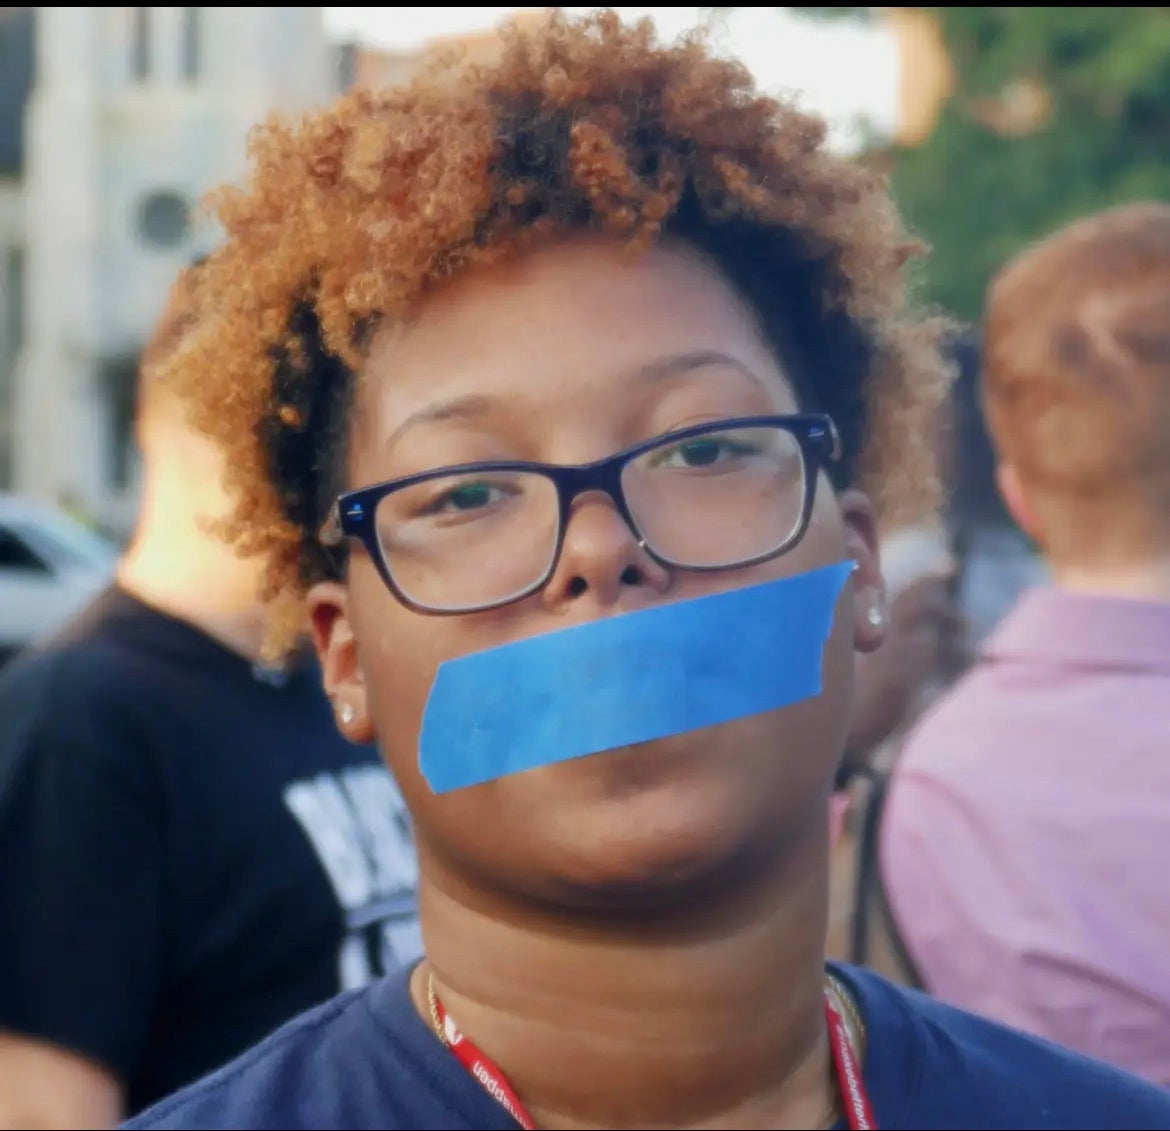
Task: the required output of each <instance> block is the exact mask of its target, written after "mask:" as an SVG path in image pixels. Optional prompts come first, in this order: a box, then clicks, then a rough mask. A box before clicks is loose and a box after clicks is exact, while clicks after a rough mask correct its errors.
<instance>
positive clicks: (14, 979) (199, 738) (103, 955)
mask: <svg viewBox="0 0 1170 1131" xmlns="http://www.w3.org/2000/svg"><path fill="white" fill-rule="evenodd" d="M416 889H417V864H416V861H415V855H414V849H413V845H412V842H411V837H410V829H409V819H408V817H407V815H406V812H405V808H404V806H403V803H402V799H401V796H400V794H399V793H398V790H397V787H396V786H395V785H394V782H393V779H392V778H391V777H390V775H389V773H387V771H386V770H385V768H384V766H383V765H382V763H381V761H380V759H379V758H378V755H377V752H376V751H375V750H374V749H373V748H372V747H359V746H354V745H352V744H350V743H348V742H346V741H345V740H344V739H343V738H342V737H341V736H340V735H339V734H338V732H337V730H336V727H335V725H334V723H333V719H332V716H331V713H330V710H329V706H328V703H327V702H326V700H325V697H324V695H323V693H322V691H321V686H320V680H319V674H318V671H317V669H316V667H315V665H313V664H312V663H310V662H308V661H305V662H304V663H302V664H300V665H298V666H297V667H296V668H294V669H293V670H292V671H291V672H290V673H289V674H288V675H287V676H285V677H282V678H279V679H278V678H274V677H272V676H270V675H266V674H264V673H258V672H256V671H254V670H253V668H252V665H250V664H249V663H248V662H247V661H246V660H244V659H243V658H241V657H240V656H238V655H236V654H235V653H233V652H230V651H228V650H227V649H225V648H223V647H222V646H221V645H219V644H218V643H216V642H215V641H214V640H212V639H210V638H209V637H208V636H206V635H205V634H203V633H202V632H199V631H198V630H196V629H195V628H193V627H192V626H190V625H188V624H186V623H184V622H182V621H179V620H176V619H174V618H171V617H169V616H165V615H163V614H161V613H159V612H157V611H155V610H153V609H151V608H149V607H147V606H146V605H144V604H142V603H141V602H139V601H138V600H136V599H134V598H133V597H131V596H130V595H129V594H127V593H125V592H124V591H122V590H120V589H118V588H113V589H111V590H109V591H107V592H106V593H105V594H104V595H103V596H102V597H101V598H100V599H99V600H98V601H97V602H96V603H95V604H94V605H93V606H92V607H91V608H90V609H89V610H88V611H87V612H86V613H85V614H83V615H82V617H81V618H80V619H79V620H78V621H77V622H75V623H74V624H73V625H72V626H70V628H69V629H68V630H67V631H66V632H65V633H64V634H62V635H61V636H60V637H58V638H57V639H55V640H53V641H52V642H50V643H48V644H46V645H45V646H43V647H40V648H37V649H35V650H33V651H31V652H29V653H27V654H26V655H24V656H22V657H21V658H19V659H18V660H16V661H15V662H13V663H12V664H10V665H9V666H8V667H7V668H6V669H5V670H4V672H3V673H2V675H0V1029H6V1030H10V1031H12V1032H15V1033H18V1034H23V1035H26V1036H30V1037H34V1038H38V1039H41V1040H44V1041H49V1042H52V1043H53V1044H56V1045H59V1046H63V1047H64V1048H67V1049H70V1050H73V1051H74V1052H76V1053H79V1054H80V1055H82V1056H85V1057H87V1058H89V1059H92V1060H94V1061H97V1062H98V1063H99V1064H102V1065H104V1066H105V1067H107V1068H108V1069H110V1070H112V1071H113V1072H114V1073H115V1074H116V1075H117V1076H118V1077H119V1078H120V1079H122V1080H123V1081H124V1083H125V1084H126V1087H127V1092H128V1107H129V1109H130V1110H131V1111H136V1110H138V1109H140V1108H142V1107H143V1106H145V1105H147V1104H149V1103H150V1102H152V1101H153V1100H155V1099H157V1098H158V1097H160V1096H163V1095H166V1094H168V1093H170V1092H172V1091H174V1090H175V1089H176V1088H178V1087H180V1086H182V1085H183V1084H186V1083H187V1082H189V1081H191V1080H193V1079H195V1078H197V1077H199V1076H201V1075H203V1074H205V1073H206V1072H208V1071H209V1070H211V1069H213V1068H215V1067H217V1066H218V1065H220V1064H222V1063H224V1062H226V1061H228V1060H230V1059H231V1058H232V1057H234V1056H235V1055H237V1054H238V1053H240V1052H242V1051H243V1050H244V1049H246V1048H248V1047H249V1046H251V1045H253V1044H254V1043H255V1042H257V1041H258V1040H260V1039H261V1038H262V1037H264V1036H265V1035H266V1034H268V1033H269V1032H271V1031H272V1030H273V1029H275V1028H276V1027H277V1026H279V1025H280V1024H282V1023H283V1022H285V1021H287V1020H288V1019H289V1018H291V1017H293V1016H295V1015H296V1014H298V1013H300V1012H302V1011H303V1010H305V1009H307V1008H309V1007H310V1006H313V1005H315V1004H317V1003H319V1002H322V1001H324V1000H325V999H327V998H330V997H332V996H333V995H334V994H335V993H337V992H338V991H339V990H344V989H350V988H353V987H357V986H360V985H362V984H364V983H366V982H368V981H369V980H370V979H371V978H373V977H376V976H378V975H380V974H381V973H383V972H384V971H386V970H388V969H391V968H393V967H395V966H396V965H398V964H400V963H407V962H410V961H411V960H413V959H415V958H416V957H417V956H418V954H419V952H420V950H421V940H420V938H419V931H418V920H417V908H416Z"/></svg>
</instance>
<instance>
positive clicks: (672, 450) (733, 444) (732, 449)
mask: <svg viewBox="0 0 1170 1131" xmlns="http://www.w3.org/2000/svg"><path fill="white" fill-rule="evenodd" d="M757 450H758V449H756V448H755V447H753V446H752V445H751V444H745V443H742V442H739V441H736V440H732V439H731V438H730V437H729V436H695V437H694V438H693V439H690V440H683V441H682V442H681V443H678V444H672V445H670V447H667V448H663V449H662V450H661V451H660V452H659V453H658V458H657V459H655V461H654V465H655V466H656V467H683V468H696V467H715V466H717V465H718V464H721V463H726V462H727V461H728V460H729V459H734V458H736V457H738V456H746V455H751V454H752V453H753V452H756V451H757Z"/></svg>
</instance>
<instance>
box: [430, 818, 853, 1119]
mask: <svg viewBox="0 0 1170 1131" xmlns="http://www.w3.org/2000/svg"><path fill="white" fill-rule="evenodd" d="M821 831H822V833H823V834H824V835H823V836H822V837H821V839H822V840H824V841H825V846H827V842H828V834H827V831H826V830H823V829H822V830H821ZM825 846H820V845H813V846H810V847H809V848H808V849H807V850H806V851H804V852H803V853H793V854H792V855H791V856H790V857H789V859H788V860H787V861H785V864H784V867H783V869H782V870H779V874H776V875H772V876H767V877H757V878H756V879H755V880H753V881H752V882H751V883H750V884H745V885H743V886H742V887H741V888H739V889H738V890H734V891H728V892H726V893H725V894H722V895H720V896H719V897H718V898H716V899H712V898H711V897H710V894H709V893H708V894H707V895H705V896H704V897H703V898H701V899H697V900H695V901H694V904H692V905H691V908H690V909H689V910H688V911H687V912H685V913H680V914H677V915H672V917H671V919H670V921H668V922H662V921H657V922H646V921H640V922H638V923H637V924H636V925H635V924H631V923H630V922H629V921H628V920H626V921H625V922H624V923H622V922H621V920H620V918H618V917H611V918H609V919H608V920H606V921H599V920H598V918H597V917H596V916H594V917H591V918H589V919H585V918H584V917H580V916H577V915H575V914H573V913H572V912H569V911H566V910H565V909H564V908H558V909H556V910H555V911H554V912H550V911H549V910H533V909H532V907H531V906H528V907H523V908H521V907H518V906H516V905H511V906H508V905H507V901H505V900H498V899H495V898H488V899H486V900H485V897H484V896H483V895H482V894H473V893H472V892H471V890H470V889H468V888H466V887H465V886H464V885H463V884H462V883H461V882H459V881H456V880H454V879H453V878H452V877H451V876H450V875H447V874H443V872H442V871H441V869H440V868H439V867H438V866H437V865H436V862H435V861H434V859H433V858H432V857H431V856H430V854H429V853H428V852H427V851H426V849H425V847H423V846H421V845H420V863H422V864H423V884H422V886H421V890H420V898H421V911H422V918H423V928H424V933H425V937H426V939H427V963H424V964H423V965H422V966H421V967H420V968H419V970H418V971H417V972H416V977H415V979H414V984H413V986H412V990H413V993H414V996H415V1004H416V1007H417V1008H418V1009H419V1011H420V1013H421V1014H422V1016H423V1018H424V1019H429V1008H428V1005H427V998H426V988H427V987H426V978H427V975H428V974H430V975H431V976H433V978H434V984H435V988H436V991H437V994H438V997H439V998H440V1000H441V1001H442V1002H443V1005H444V1006H445V1008H446V1009H447V1010H448V1011H449V1013H450V1015H451V1017H452V1019H453V1020H454V1021H455V1023H456V1024H457V1025H458V1027H459V1028H460V1030H461V1031H462V1032H463V1033H464V1034H465V1035H466V1036H467V1037H468V1038H469V1039H470V1040H472V1041H474V1042H475V1043H476V1044H477V1045H479V1047H480V1048H481V1049H483V1051H484V1052H485V1053H486V1054H487V1055H488V1056H490V1057H491V1058H492V1059H494V1060H495V1061H496V1063H497V1064H499V1065H500V1068H501V1070H502V1071H503V1072H504V1074H505V1075H506V1076H507V1078H508V1080H509V1081H510V1083H511V1084H512V1086H513V1088H515V1090H516V1092H517V1094H518V1095H519V1096H520V1098H521V1100H522V1101H523V1102H524V1104H525V1105H526V1106H527V1107H528V1110H529V1111H530V1113H531V1114H532V1116H533V1119H534V1120H535V1121H536V1123H537V1125H538V1126H539V1127H542V1128H559V1127H573V1128H603V1127H627V1128H654V1127H674V1128H719V1127H739V1128H748V1127H770V1128H789V1127H792V1128H798V1127H799V1128H808V1127H820V1126H827V1125H830V1124H831V1123H832V1121H833V1119H834V1118H835V1114H834V1113H835V1112H836V1110H837V1098H838V1092H837V1086H836V1082H835V1080H834V1078H833V1076H832V1073H831V1054H830V1050H829V1043H828V1039H827V1034H826V1027H825V1020H824V998H823V993H824V957H823V954H824V934H825V931H824V928H825V915H826V907H825V902H826V900H825V887H826V853H825ZM786 855H788V854H786ZM796 856H800V857H802V858H801V859H795V857H796ZM696 907H697V908H698V909H697V910H696V909H695V908H696ZM615 924H616V925H615Z"/></svg>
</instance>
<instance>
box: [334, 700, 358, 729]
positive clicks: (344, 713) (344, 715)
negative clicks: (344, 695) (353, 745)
mask: <svg viewBox="0 0 1170 1131" xmlns="http://www.w3.org/2000/svg"><path fill="white" fill-rule="evenodd" d="M337 715H338V717H339V718H340V719H341V722H342V724H343V725H344V726H349V724H350V723H352V722H353V717H354V710H353V705H352V704H350V703H342V704H341V706H340V707H338V709H337Z"/></svg>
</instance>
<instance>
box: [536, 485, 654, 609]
mask: <svg viewBox="0 0 1170 1131" xmlns="http://www.w3.org/2000/svg"><path fill="white" fill-rule="evenodd" d="M670 583H671V573H670V571H669V570H668V569H667V568H666V567H664V566H661V565H659V564H658V562H656V561H655V560H654V559H653V558H652V557H651V556H650V555H649V554H648V553H647V552H646V550H645V549H644V548H643V546H642V545H641V543H640V542H639V541H638V539H637V537H636V536H635V534H634V532H633V531H632V530H631V529H630V527H629V525H628V524H627V523H626V521H625V519H624V518H622V516H621V514H619V513H618V510H617V508H616V507H615V506H614V504H613V502H612V500H610V499H609V498H607V497H606V496H605V495H603V494H601V493H600V492H598V493H590V494H587V495H580V496H578V497H577V498H576V499H575V500H574V501H573V506H572V509H571V511H570V513H569V517H568V520H567V523H566V526H565V533H564V538H563V540H562V543H561V553H560V557H559V558H558V559H557V565H556V569H555V570H554V571H553V575H552V577H550V578H549V581H548V584H547V585H546V586H545V588H544V600H545V603H546V604H547V605H549V606H550V607H552V608H561V607H564V606H565V605H567V604H569V603H571V602H573V601H579V600H582V599H585V598H587V597H591V598H592V599H593V600H594V601H595V602H596V603H597V604H598V605H599V606H601V607H603V608H604V607H606V606H610V605H614V604H616V603H617V602H618V601H619V600H620V599H621V597H622V595H623V594H624V593H625V592H626V591H627V590H629V589H631V588H636V587H644V588H647V589H650V590H652V591H653V592H655V593H665V592H666V591H667V590H668V589H669V588H670Z"/></svg>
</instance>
